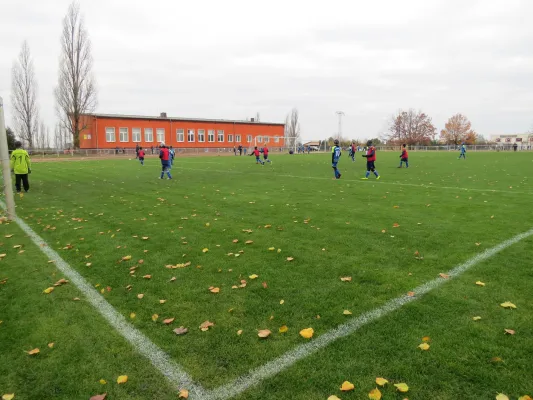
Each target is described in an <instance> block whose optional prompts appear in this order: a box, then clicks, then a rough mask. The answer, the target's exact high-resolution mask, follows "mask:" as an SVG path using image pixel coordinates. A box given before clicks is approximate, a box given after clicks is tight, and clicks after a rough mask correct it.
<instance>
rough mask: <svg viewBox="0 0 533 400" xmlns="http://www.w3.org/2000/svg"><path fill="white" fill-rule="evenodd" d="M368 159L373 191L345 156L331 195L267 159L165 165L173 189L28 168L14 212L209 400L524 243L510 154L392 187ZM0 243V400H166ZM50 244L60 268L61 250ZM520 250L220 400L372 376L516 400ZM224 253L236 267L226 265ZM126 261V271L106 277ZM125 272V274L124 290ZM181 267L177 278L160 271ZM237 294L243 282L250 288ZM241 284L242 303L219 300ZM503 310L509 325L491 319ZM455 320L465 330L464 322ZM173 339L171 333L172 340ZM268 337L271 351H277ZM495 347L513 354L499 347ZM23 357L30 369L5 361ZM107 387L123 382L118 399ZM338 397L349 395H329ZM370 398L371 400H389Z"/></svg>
mask: <svg viewBox="0 0 533 400" xmlns="http://www.w3.org/2000/svg"><path fill="white" fill-rule="evenodd" d="M378 157H379V158H378V161H377V162H376V164H377V167H378V171H379V172H380V173H381V174H382V179H381V180H380V181H379V182H376V181H375V180H374V179H373V178H370V180H369V181H368V182H363V181H361V180H360V177H361V176H363V173H364V162H363V161H364V160H363V159H361V158H360V159H358V160H357V162H356V163H352V162H351V160H349V159H348V157H346V156H343V159H342V161H341V163H340V165H339V168H340V170H341V172H342V173H343V177H342V179H341V180H339V181H334V180H332V179H331V177H332V176H333V174H332V171H331V166H330V162H329V161H330V159H329V155H319V154H314V155H305V156H303V155H302V156H296V155H295V156H281V155H278V154H275V153H273V154H272V155H271V158H272V159H273V161H274V164H273V165H266V166H264V167H261V166H257V165H255V163H254V161H253V160H252V158H251V157H212V158H207V157H206V158H179V159H178V160H177V163H176V166H175V168H174V169H173V171H172V172H173V176H174V179H173V180H172V181H167V180H164V181H161V180H158V179H156V178H157V177H158V175H159V167H158V163H157V160H156V159H153V158H152V159H149V160H148V162H147V165H146V166H145V167H141V166H140V165H138V164H137V162H135V161H133V160H125V159H122V160H109V161H86V162H74V161H73V162H68V163H65V162H62V163H38V164H35V166H34V168H33V172H34V173H33V174H32V175H31V184H32V189H31V193H29V194H28V195H26V196H25V197H24V198H23V199H17V206H18V208H17V212H18V215H19V216H21V217H23V218H24V219H25V220H26V222H27V223H28V224H30V225H31V226H32V228H33V229H34V230H35V231H36V232H37V233H38V234H40V235H41V236H42V237H43V238H44V239H45V240H46V241H47V242H48V243H49V244H50V246H51V247H53V248H54V249H56V250H57V251H58V252H59V253H60V254H61V255H62V257H63V258H64V259H65V260H66V261H67V262H69V263H70V264H71V265H72V266H73V267H74V268H75V269H76V270H78V271H79V272H80V273H81V274H82V275H83V276H84V277H85V278H86V279H87V280H88V281H89V282H90V283H92V284H93V285H100V286H99V288H105V287H107V286H109V287H111V291H110V292H107V291H106V292H105V293H104V294H103V296H104V297H105V298H106V299H107V300H108V301H109V302H110V303H111V304H112V305H113V306H114V307H115V308H116V309H117V310H118V311H119V312H121V313H122V314H123V315H125V316H127V317H128V318H129V315H130V313H135V314H136V318H135V319H133V320H131V322H132V324H134V325H135V326H136V327H137V328H139V329H140V330H141V331H142V332H144V333H145V334H146V335H148V336H149V337H150V338H151V339H152V340H153V341H154V342H155V343H156V344H157V345H158V346H160V347H161V348H162V349H163V350H164V351H166V352H168V353H169V354H170V355H171V356H172V357H173V358H174V359H175V360H176V361H177V362H179V363H180V364H181V365H182V366H183V367H184V368H185V369H186V371H187V372H188V373H190V374H191V375H192V376H193V378H195V379H196V380H198V381H199V382H200V383H201V384H202V385H204V386H205V387H207V388H215V387H217V386H219V385H222V384H224V383H227V382H228V381H230V380H231V379H235V378H237V377H239V376H241V375H242V374H244V373H246V372H247V371H248V370H250V369H251V368H254V367H259V366H261V365H263V364H265V363H266V362H267V361H270V360H272V359H273V358H275V357H276V356H280V355H282V354H283V353H285V352H286V351H288V350H290V349H292V348H294V347H295V346H296V345H298V344H301V343H304V342H305V340H304V339H303V338H301V337H300V336H299V335H298V332H299V331H300V330H301V329H303V328H307V327H313V329H314V330H315V337H316V336H319V335H321V334H323V333H325V332H327V331H328V330H330V329H331V328H333V327H335V326H337V325H339V324H341V323H343V322H345V321H346V320H347V318H349V317H346V316H344V315H343V310H345V309H346V310H350V311H351V312H352V313H353V315H354V316H356V315H358V314H360V313H362V312H365V311H368V310H371V309H373V308H376V307H378V306H380V305H382V304H384V303H385V302H386V301H387V300H389V299H391V298H394V297H397V296H399V295H402V294H404V293H406V292H407V291H409V290H410V289H412V288H414V287H416V286H418V285H419V284H421V283H423V282H426V281H428V280H431V279H434V278H435V277H437V276H438V274H439V273H441V272H445V271H447V270H449V269H451V268H452V267H454V266H456V265H458V264H460V263H462V262H464V261H466V260H468V259H469V258H471V257H472V256H474V255H475V254H477V253H479V252H481V251H483V250H484V249H487V248H490V247H492V246H494V245H496V244H498V243H500V242H502V241H503V240H505V239H508V238H510V237H512V236H514V235H516V234H518V233H521V232H524V231H527V230H529V229H530V228H531V227H533V214H531V212H530V208H531V196H532V194H533V187H532V185H531V183H530V178H528V177H530V176H532V173H533V162H532V158H533V157H532V155H531V154H529V153H516V154H515V153H512V154H511V153H507V154H504V153H471V154H469V155H468V159H467V160H466V162H465V161H462V160H461V161H459V160H457V159H456V157H457V154H455V153H412V154H411V160H410V161H411V167H410V168H409V169H397V168H396V166H397V162H398V157H397V154H393V153H380V154H379V155H378ZM79 218H81V219H82V220H81V221H79V220H77V219H79ZM75 219H76V220H75ZM306 222H307V223H306ZM395 223H397V224H399V225H400V226H399V227H397V228H394V227H393V225H394V224H395ZM206 224H209V226H206ZM265 225H271V227H270V228H265ZM76 228H78V229H76ZM247 229H251V230H252V231H253V232H252V233H246V232H243V230H247ZM0 230H1V232H2V239H1V241H3V245H2V247H0V252H1V253H7V256H6V257H5V258H4V259H3V260H2V261H0V278H2V277H4V276H5V277H8V278H9V280H8V281H7V283H6V284H4V285H0V320H3V321H4V322H3V323H2V324H1V325H0V343H1V346H2V351H1V352H0V392H2V393H11V392H16V393H18V395H17V396H20V397H21V398H30V399H31V398H64V399H78V398H79V399H86V398H88V397H90V395H93V394H96V393H103V392H105V391H107V392H108V393H109V396H110V398H111V399H133V398H139V399H141V398H142V399H147V398H154V399H155V398H157V399H166V398H175V397H176V394H175V390H174V389H173V388H170V387H169V386H167V384H166V383H165V382H164V380H163V378H162V377H160V376H159V375H158V373H157V372H156V371H155V370H154V369H153V368H152V367H151V366H150V365H149V362H148V361H145V360H144V359H143V358H141V357H140V356H139V355H137V354H136V353H134V352H132V349H131V348H130V346H129V345H128V344H127V343H126V342H125V341H124V340H123V339H121V338H120V337H119V336H118V334H116V333H114V332H113V331H112V330H111V328H109V327H108V325H107V324H106V323H105V322H104V321H103V319H102V318H101V317H99V315H98V314H97V313H96V311H94V310H93V309H91V307H90V305H89V304H87V303H85V302H84V301H83V298H82V301H80V302H74V301H72V298H73V297H81V295H80V294H79V293H77V290H76V288H75V287H73V286H69V285H66V286H63V287H60V288H57V289H56V290H55V291H54V292H53V293H52V294H50V295H44V294H42V293H41V292H42V290H43V289H44V288H46V287H48V286H50V284H52V283H53V282H55V281H56V280H57V279H59V278H60V277H61V276H59V275H58V272H57V271H56V270H55V268H54V266H53V264H48V263H47V260H46V258H45V257H44V256H43V255H42V253H40V252H39V250H38V249H37V248H35V247H32V245H30V244H29V241H28V239H27V238H25V237H24V236H23V234H22V233H21V231H20V230H19V229H18V228H17V227H16V226H14V225H13V224H11V225H8V226H6V225H1V226H0ZM383 230H385V233H382V231H383ZM5 234H14V236H13V237H12V238H9V239H7V238H3V237H4V235H5ZM134 236H137V237H134ZM143 236H147V237H149V239H148V240H142V239H141V238H142V237H143ZM82 239H83V240H82ZM234 239H238V240H239V242H238V243H236V244H235V243H233V240H234ZM247 240H252V241H253V243H252V244H248V245H247V244H245V242H246V241H247ZM14 244H23V245H24V248H25V253H23V254H17V250H15V249H13V248H12V246H13V245H14ZM68 244H71V245H72V246H73V248H72V249H69V250H63V248H64V247H66V246H67V245H68ZM532 244H533V240H532V239H531V238H530V239H526V240H524V241H523V242H520V243H519V244H517V245H515V246H513V247H511V248H509V249H507V250H505V251H504V252H502V253H501V254H499V255H497V256H495V257H493V258H492V259H490V260H488V261H486V262H483V263H481V264H479V265H477V266H475V267H474V268H473V269H472V270H471V271H469V272H468V273H466V274H465V275H464V276H461V277H460V278H458V279H457V280H454V281H452V282H450V283H448V284H446V285H444V286H443V287H441V288H440V289H437V290H435V291H434V292H432V293H430V294H428V295H426V296H424V297H423V298H422V299H421V300H419V301H418V302H414V303H412V304H410V305H408V306H406V307H404V308H403V309H401V310H400V311H398V312H395V313H393V314H391V315H389V316H387V317H385V318H383V319H382V320H380V321H377V322H376V323H372V324H370V325H368V326H366V327H364V328H362V329H361V330H360V331H358V332H356V333H355V334H353V335H351V336H349V337H348V338H346V339H343V340H339V341H338V342H335V343H334V344H332V345H330V346H328V347H327V348H325V349H323V350H321V351H320V352H319V353H317V354H315V355H313V356H311V357H309V358H307V359H304V360H302V361H300V362H298V363H297V364H296V365H295V366H293V367H291V368H289V369H288V370H286V371H284V372H282V373H281V374H279V375H278V376H276V377H275V378H273V379H270V380H267V381H265V382H264V383H262V384H261V385H259V386H258V387H256V388H254V389H251V390H250V391H248V392H246V393H244V394H242V395H241V396H240V397H239V399H280V398H281V399H287V398H291V399H326V398H327V397H328V396H329V395H331V394H337V395H338V396H339V397H340V398H342V399H343V400H344V399H360V398H367V396H366V394H367V393H368V391H369V390H371V389H372V388H374V387H375V384H374V379H375V377H376V376H384V377H386V378H387V379H389V380H390V381H391V382H399V381H405V382H407V383H408V384H409V386H410V388H411V390H410V393H409V399H411V400H413V399H429V398H431V399H480V398H494V397H495V395H496V393H498V392H500V391H502V392H505V393H507V394H508V395H510V396H511V398H518V396H519V395H524V394H527V393H528V392H529V394H530V395H533V390H532V389H533V387H532V386H531V382H532V381H533V372H531V367H530V364H531V359H533V318H532V315H533V299H532V297H531V295H530V293H531V285H530V282H531V278H532V276H533V272H532V269H531V266H532V265H533V256H532V253H531V245H532ZM119 246H120V248H118V247H119ZM270 247H274V248H275V249H276V251H269V248H270ZM203 248H208V249H209V251H208V252H207V253H203V252H202V249H203ZM277 249H281V252H279V253H278V252H277ZM145 250H147V252H145ZM240 250H243V251H244V253H243V254H241V255H240V256H239V257H235V256H228V255H227V254H228V253H238V252H239V251H240ZM416 251H418V252H420V254H421V255H422V256H423V257H424V259H423V260H421V261H420V260H416V259H415V256H414V253H415V252H416ZM88 255H90V258H89V259H87V258H85V256H88ZM126 255H131V256H132V260H131V261H124V262H121V261H120V260H121V258H122V257H123V256H126ZM287 257H293V258H294V260H293V261H291V262H289V261H287V260H286V259H287ZM139 259H143V260H144V263H142V264H140V265H139V269H138V272H137V273H136V274H135V276H130V273H129V268H130V267H132V266H134V265H136V264H137V261H138V260H139ZM87 262H90V263H91V266H90V267H87V266H86V263H87ZM185 262H190V263H191V265H190V266H188V267H186V268H180V269H173V270H170V269H167V268H165V266H166V265H169V264H174V265H175V264H178V263H185ZM146 274H150V275H152V279H150V280H146V279H143V278H142V276H143V275H146ZM252 274H257V275H259V278H257V279H256V280H250V279H249V278H248V277H249V275H252ZM173 276H175V277H176V281H175V282H170V278H171V277H173ZM342 276H351V277H352V282H350V283H345V282H341V281H340V277H342ZM241 279H246V280H247V287H246V288H244V289H231V287H232V285H238V284H239V283H240V280H241ZM476 280H482V281H484V282H486V283H487V286H486V287H484V288H481V287H478V286H476V285H474V282H475V281H476ZM263 282H266V284H267V288H264V287H263V286H262V283H263ZM128 285H132V286H133V289H132V290H131V291H128V290H126V289H125V288H126V286H128ZM210 286H215V287H219V288H220V289H221V291H220V293H219V294H212V293H210V292H209V290H208V288H209V287H210ZM139 293H142V294H144V298H143V299H142V300H139V299H138V298H137V294H139ZM160 299H165V300H167V302H166V303H165V304H159V300H160ZM282 299H283V300H284V304H282V305H281V304H280V300H282ZM507 300H510V301H512V302H513V303H515V304H516V305H517V306H518V309H517V310H513V311H509V310H504V309H503V308H501V307H499V304H500V303H501V302H503V301H507ZM229 310H231V312H230V311H229ZM153 314H158V315H159V322H153V321H152V318H151V316H152V315H153ZM317 315H319V316H320V318H319V319H318V318H317ZM474 315H480V316H482V317H483V319H482V320H481V321H478V322H473V321H472V316H474ZM167 317H174V318H176V320H175V322H174V323H173V324H172V325H170V326H166V325H164V324H162V323H161V322H160V321H161V320H162V319H163V318H167ZM205 320H209V321H212V322H214V323H215V326H214V327H213V328H212V329H211V330H210V331H209V332H201V331H200V330H199V329H198V327H199V325H200V324H201V323H202V322H203V321H205ZM182 325H183V326H185V327H188V328H189V333H188V334H187V335H185V336H180V337H178V336H176V335H174V333H173V332H172V330H173V329H174V328H176V327H178V326H182ZM282 325H287V326H288V327H289V331H288V332H287V333H285V334H279V333H278V329H279V327H280V326H282ZM505 328H510V329H515V330H516V335H514V336H508V335H504V333H503V332H504V329H505ZM240 329H242V330H243V333H242V335H240V336H238V335H237V333H236V332H237V331H238V330H240ZM258 329H270V330H271V331H272V335H271V337H270V338H268V339H267V340H260V339H259V338H258V337H257V330H258ZM423 336H430V337H431V342H430V344H431V349H430V350H429V351H428V352H422V351H420V350H419V349H418V348H417V346H418V344H420V342H421V338H422V337H423ZM48 342H55V343H56V345H55V347H54V349H51V350H50V349H48V348H47V347H46V344H47V343H48ZM33 347H40V348H41V354H40V355H38V356H34V357H30V356H28V355H27V354H25V353H24V350H29V349H31V348H33ZM492 357H501V358H502V359H503V362H499V363H491V361H490V359H491V358H492ZM121 374H127V375H128V376H129V377H130V382H128V383H127V384H126V385H122V386H118V385H116V383H114V381H115V380H116V377H117V376H118V375H121ZM100 378H104V379H106V380H108V384H107V385H105V386H101V385H100V384H99V383H98V380H99V379H100ZM344 380H350V381H352V382H354V383H355V384H356V390H355V391H354V392H352V393H348V394H340V392H339V391H338V387H340V384H341V383H342V382H343V381H344ZM29 382H31V383H29ZM383 392H384V398H385V399H387V398H390V399H396V398H398V399H401V398H404V397H405V396H403V397H402V396H400V395H397V394H395V393H394V391H393V390H391V389H390V388H388V389H384V390H383ZM0 394H1V393H0ZM17 398H18V397H17Z"/></svg>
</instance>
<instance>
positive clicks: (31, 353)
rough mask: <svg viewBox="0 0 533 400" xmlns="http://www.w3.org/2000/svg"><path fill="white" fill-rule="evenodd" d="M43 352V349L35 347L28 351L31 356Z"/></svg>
mask: <svg viewBox="0 0 533 400" xmlns="http://www.w3.org/2000/svg"><path fill="white" fill-rule="evenodd" d="M40 352H41V350H39V349H33V350H30V351H27V352H26V353H28V354H29V355H30V356H33V355H35V354H39V353H40Z"/></svg>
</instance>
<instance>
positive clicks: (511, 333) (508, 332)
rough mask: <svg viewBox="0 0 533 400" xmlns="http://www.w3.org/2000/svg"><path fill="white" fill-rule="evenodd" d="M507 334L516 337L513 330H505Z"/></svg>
mask: <svg viewBox="0 0 533 400" xmlns="http://www.w3.org/2000/svg"><path fill="white" fill-rule="evenodd" d="M505 333H507V334H508V335H514V334H515V333H516V332H515V331H514V330H512V329H505Z"/></svg>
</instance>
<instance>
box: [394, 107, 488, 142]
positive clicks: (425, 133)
mask: <svg viewBox="0 0 533 400" xmlns="http://www.w3.org/2000/svg"><path fill="white" fill-rule="evenodd" d="M384 136H385V138H386V140H387V142H389V143H391V144H400V143H406V144H409V145H428V144H431V143H435V144H436V143H438V142H440V143H445V144H455V145H457V144H459V143H463V142H465V143H467V144H474V143H476V140H477V138H478V135H477V134H476V132H475V131H474V130H473V129H472V124H471V123H470V121H469V120H468V118H467V117H465V116H464V115H462V114H456V115H454V116H452V117H451V118H450V119H448V121H447V122H446V124H445V125H444V129H443V130H441V132H440V135H439V136H440V137H439V138H438V135H437V128H435V126H434V125H433V122H432V120H431V117H430V116H428V115H427V114H425V113H424V112H422V111H415V110H414V109H409V110H408V111H403V110H400V111H398V113H397V114H395V115H393V116H392V117H391V119H390V121H389V126H388V130H387V133H386V134H385V135H384ZM438 139H440V140H438Z"/></svg>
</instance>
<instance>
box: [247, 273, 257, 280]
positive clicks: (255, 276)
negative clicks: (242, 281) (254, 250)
mask: <svg viewBox="0 0 533 400" xmlns="http://www.w3.org/2000/svg"><path fill="white" fill-rule="evenodd" d="M248 278H250V279H257V278H259V275H256V274H253V275H250V276H249V277H248Z"/></svg>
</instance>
